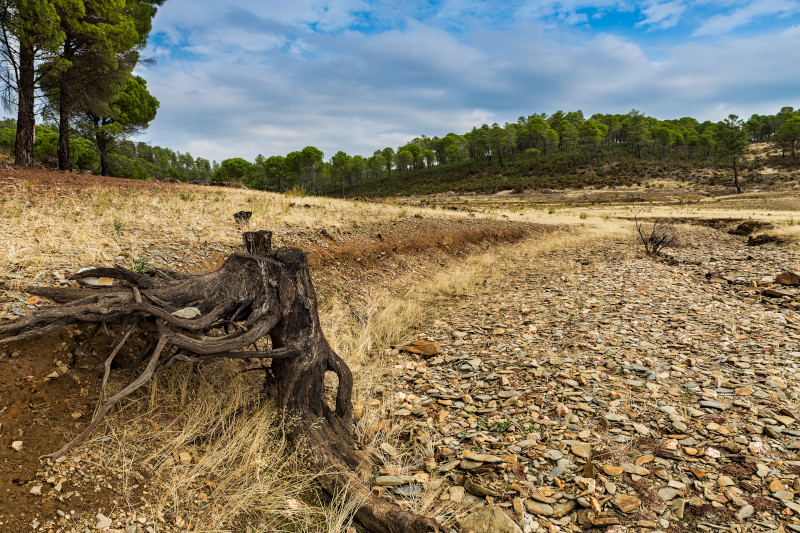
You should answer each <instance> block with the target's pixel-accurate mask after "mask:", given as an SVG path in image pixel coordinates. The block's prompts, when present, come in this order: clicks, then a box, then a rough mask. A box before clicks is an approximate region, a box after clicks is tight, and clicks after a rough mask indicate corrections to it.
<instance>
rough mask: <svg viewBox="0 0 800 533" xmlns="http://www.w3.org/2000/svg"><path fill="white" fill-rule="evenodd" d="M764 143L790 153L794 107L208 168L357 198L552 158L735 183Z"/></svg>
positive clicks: (796, 121) (568, 117) (799, 127)
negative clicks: (678, 169)
mask: <svg viewBox="0 0 800 533" xmlns="http://www.w3.org/2000/svg"><path fill="white" fill-rule="evenodd" d="M765 141H769V142H772V143H774V144H775V145H776V146H778V147H779V148H780V149H781V150H782V153H783V155H784V156H787V155H788V154H789V153H791V157H792V160H793V161H796V159H797V146H798V143H800V109H798V110H795V109H794V108H792V107H784V108H782V109H781V110H780V111H779V112H778V113H776V114H775V115H752V116H751V117H750V118H749V119H748V120H746V121H745V120H743V119H740V118H739V117H738V116H736V115H729V116H728V117H726V118H725V119H724V120H721V121H718V122H712V121H705V122H700V121H698V120H697V119H695V118H692V117H683V118H680V119H669V120H658V119H656V118H653V117H648V116H645V115H644V114H642V113H641V112H639V111H637V110H632V111H630V112H629V113H626V114H595V115H593V116H591V117H589V118H588V119H587V118H586V117H584V115H583V112H582V111H580V110H578V111H569V112H564V111H556V112H555V113H553V114H551V115H547V114H545V113H540V114H535V115H530V116H528V117H519V119H518V120H517V121H516V122H514V123H506V124H504V125H502V126H501V125H499V124H496V123H495V124H492V125H491V126H490V125H487V124H483V125H482V126H480V127H474V128H472V130H471V131H469V132H466V133H463V134H460V135H459V134H456V133H448V134H447V135H445V136H443V137H427V136H425V135H422V136H420V137H417V138H415V139H413V140H411V141H410V142H409V143H407V144H405V145H403V146H400V147H397V148H392V147H386V148H383V149H380V150H376V151H375V152H374V153H373V154H372V156H368V157H364V156H360V155H354V156H350V155H348V154H346V153H345V152H342V151H339V152H337V153H336V154H334V155H333V156H332V157H331V158H330V159H329V160H327V161H325V160H324V156H323V154H322V152H320V151H319V150H318V149H316V148H314V147H312V146H309V147H306V148H304V149H303V150H301V151H298V152H291V153H289V154H287V155H286V156H271V157H265V156H263V155H259V156H258V157H256V158H255V160H254V161H253V162H249V161H247V160H245V159H243V158H232V159H227V160H224V161H222V162H221V163H220V164H219V165H218V166H217V165H214V164H212V169H213V170H212V175H211V181H212V182H214V181H218V182H219V181H241V182H243V183H244V184H246V185H247V186H249V187H252V188H257V189H264V190H274V191H279V192H284V191H286V190H288V189H291V188H301V189H303V190H306V191H307V192H310V193H312V194H318V193H323V194H337V193H339V192H340V193H341V194H342V195H345V193H346V192H348V191H349V192H350V193H351V194H357V193H358V190H359V188H360V187H361V186H362V185H363V184H364V183H366V182H375V181H379V182H386V181H387V180H391V179H397V180H402V179H403V178H404V177H407V176H408V175H409V173H417V174H419V173H422V174H429V175H430V174H432V173H435V172H436V171H439V170H443V169H447V168H448V167H455V166H461V167H466V170H467V172H473V171H475V170H477V169H478V168H479V167H481V168H485V167H487V166H495V167H498V168H499V169H502V168H503V167H508V166H511V165H517V166H519V165H521V164H524V165H530V169H531V171H535V170H536V168H537V165H538V166H540V167H544V166H545V164H546V163H550V167H552V163H553V161H557V162H558V163H559V164H560V168H562V169H567V170H570V167H571V168H572V169H574V168H575V167H577V166H578V165H579V164H584V163H585V164H590V165H591V164H595V165H598V164H602V163H603V162H604V161H608V160H611V159H613V158H619V157H621V156H622V157H631V158H635V159H648V160H653V159H656V160H663V159H665V158H673V159H675V158H678V159H682V160H685V161H689V162H693V161H694V162H701V161H713V162H714V163H715V164H722V165H726V166H730V167H731V168H732V170H733V174H734V184H735V186H736V187H737V190H739V191H741V187H740V185H739V169H740V167H741V163H742V159H743V157H744V155H745V154H746V151H747V147H748V145H749V144H750V143H752V142H765Z"/></svg>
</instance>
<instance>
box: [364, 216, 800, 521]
mask: <svg viewBox="0 0 800 533" xmlns="http://www.w3.org/2000/svg"><path fill="white" fill-rule="evenodd" d="M745 242H746V238H743V237H736V236H732V235H728V234H727V233H725V232H723V231H719V230H715V229H709V228H690V227H684V229H683V231H682V243H681V245H680V246H679V247H678V248H677V249H672V250H669V251H668V253H669V255H670V256H671V258H672V260H670V261H654V260H652V259H649V258H646V257H644V256H643V255H641V253H640V252H639V251H638V250H637V249H636V248H635V247H634V246H633V244H632V242H631V241H625V240H622V241H614V240H601V241H597V242H595V243H592V244H590V245H584V246H580V247H579V248H569V249H561V250H554V251H551V252H549V253H543V254H535V255H534V254H530V255H529V256H528V257H527V258H522V259H521V260H520V261H518V262H516V263H515V264H514V265H513V266H512V267H510V269H509V270H507V271H506V272H505V273H504V274H505V275H504V276H503V277H502V278H501V279H495V280H490V281H489V282H488V285H487V287H486V288H485V290H481V291H477V292H476V293H475V294H474V295H472V296H471V297H469V298H463V297H462V298H459V299H458V300H457V301H451V302H448V303H447V304H446V305H442V306H441V307H440V308H439V309H438V311H437V313H436V314H435V319H434V321H433V323H432V324H431V326H430V327H428V328H425V329H422V330H420V331H419V337H420V339H421V340H424V341H429V342H432V343H436V344H437V345H438V347H439V348H440V351H439V350H436V349H433V350H432V351H436V352H439V353H436V354H435V355H433V356H430V357H425V356H419V355H416V356H414V355H411V354H409V353H406V350H403V349H401V350H400V351H399V352H398V351H397V350H395V352H394V353H395V357H396V362H395V366H394V372H393V373H392V374H391V379H390V380H388V379H387V380H386V381H385V382H384V383H383V384H382V386H381V388H380V390H379V391H378V392H379V393H380V394H382V395H383V397H384V398H388V399H390V400H391V402H390V403H389V405H392V407H391V408H390V409H389V411H388V412H387V416H388V420H390V421H391V423H394V424H397V425H400V426H401V427H402V428H403V431H402V433H401V435H403V439H401V441H399V442H406V440H405V439H409V438H410V440H411V442H413V443H414V444H416V449H417V450H420V449H422V450H424V452H423V453H421V454H420V453H417V454H413V453H412V455H411V456H410V457H406V458H404V460H405V463H406V464H408V465H411V466H412V467H413V466H414V464H415V463H416V465H424V468H421V467H419V466H418V467H417V469H416V470H414V469H413V468H412V469H406V470H404V469H403V468H402V462H403V461H397V460H395V459H393V458H392V457H391V456H392V449H391V448H389V449H388V451H387V450H384V455H385V457H386V461H387V465H389V466H388V467H387V468H386V469H385V470H384V471H383V472H381V474H385V475H397V474H400V480H402V481H408V480H410V479H412V478H408V477H406V478H403V477H402V475H410V476H416V477H415V478H413V479H414V481H411V482H410V483H407V484H401V485H399V486H396V487H392V486H391V485H394V484H395V483H397V481H398V480H397V479H394V478H391V477H390V478H380V482H378V483H376V489H375V490H378V491H381V492H383V493H385V494H386V495H387V497H392V498H395V499H398V500H402V499H403V498H404V497H406V496H407V495H409V494H414V493H416V492H419V491H420V490H421V489H423V492H424V493H431V494H427V497H428V499H431V498H435V500H436V503H434V504H431V506H432V507H435V508H437V509H438V510H439V513H440V514H441V515H442V516H449V517H451V518H453V523H454V524H455V523H460V525H461V531H469V530H473V531H475V532H476V533H478V532H483V531H508V532H512V531H520V530H522V531H548V532H555V531H585V530H592V529H593V528H599V529H606V528H607V529H606V531H609V532H622V531H687V532H688V531H800V497H798V495H800V457H798V453H797V452H798V449H800V422H799V420H800V409H798V407H799V406H798V393H800V386H798V383H800V362H799V361H798V357H800V313H799V312H798V310H800V299H798V294H799V293H798V288H797V287H796V286H790V285H784V284H781V283H778V282H776V277H777V276H778V275H779V274H781V273H784V272H787V271H788V272H798V271H800V254H799V253H797V252H796V251H791V250H787V249H784V248H779V247H774V246H763V247H746V246H745ZM780 279H781V280H784V281H785V282H786V283H790V284H791V283H793V282H796V281H794V278H792V277H791V276H788V277H787V276H784V277H782V278H780ZM434 348H435V347H434ZM398 446H399V445H398ZM420 480H422V481H423V483H419V481H420ZM381 485H383V486H381ZM423 496H424V495H423ZM423 496H417V498H420V497H423ZM499 511H501V512H499Z"/></svg>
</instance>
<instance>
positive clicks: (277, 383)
mask: <svg viewBox="0 0 800 533" xmlns="http://www.w3.org/2000/svg"><path fill="white" fill-rule="evenodd" d="M248 235H251V237H248ZM244 239H245V243H246V245H247V247H248V251H250V252H251V253H247V254H242V253H235V254H232V255H231V256H230V257H228V259H227V260H226V261H225V263H224V264H223V265H222V266H221V267H220V268H219V269H218V270H217V271H215V272H210V273H207V274H194V275H187V274H179V273H174V272H165V271H164V272H158V271H154V272H151V273H150V275H147V276H145V275H139V274H136V273H133V272H130V271H128V270H126V269H92V270H87V271H84V272H81V273H80V274H79V275H77V276H75V277H76V278H78V277H93V276H98V275H99V274H101V273H102V275H103V276H104V277H112V278H114V279H115V280H117V282H118V285H116V286H114V287H110V288H107V289H105V290H97V289H72V290H69V291H52V296H53V297H54V299H56V300H58V301H60V302H62V303H61V305H57V306H53V307H46V308H42V309H39V310H37V311H36V312H34V313H33V314H31V315H30V316H28V317H25V318H22V319H19V320H16V321H14V322H11V323H8V324H4V325H2V326H0V335H7V336H6V337H5V338H2V339H0V344H3V343H8V342H12V341H15V340H21V339H26V338H30V337H33V336H39V335H42V334H45V333H49V332H52V331H55V330H57V329H59V328H61V327H64V326H66V325H68V324H73V323H83V324H85V323H90V324H105V325H108V326H109V327H111V326H118V327H120V328H121V333H120V339H121V340H119V342H118V343H117V344H116V345H115V346H114V348H113V351H112V352H111V354H110V355H109V356H108V357H107V359H106V365H105V374H104V378H103V383H102V385H101V389H102V390H101V402H100V407H99V409H98V413H97V415H96V416H95V417H94V419H92V421H91V422H90V424H89V425H88V426H87V427H86V428H85V429H84V431H83V432H82V433H81V434H80V435H78V436H77V437H75V438H74V439H73V440H72V441H71V442H69V443H68V444H67V445H66V446H64V447H63V448H62V449H60V450H58V451H57V452H55V453H54V454H52V455H51V456H50V457H52V458H57V457H60V456H62V455H64V454H65V453H66V452H67V451H68V450H69V449H70V448H72V447H74V446H76V445H77V444H79V443H81V442H83V440H85V439H86V437H88V435H89V434H90V433H91V432H92V431H93V430H94V429H95V428H96V427H97V425H98V424H99V423H100V421H101V420H102V418H103V417H104V416H105V415H106V414H107V413H109V412H110V411H111V410H112V409H113V408H114V406H115V405H117V404H118V403H119V402H120V401H122V400H123V399H125V398H126V397H128V396H130V395H131V394H132V393H133V392H135V391H136V390H137V389H139V388H140V387H141V386H142V385H144V384H145V383H147V382H148V381H149V380H150V379H151V378H152V377H153V375H154V374H155V373H156V372H157V371H159V370H161V369H164V368H168V367H169V366H171V365H172V364H174V363H176V362H180V361H203V360H208V359H213V358H223V357H232V358H242V357H252V358H261V359H270V366H269V367H268V375H267V379H268V385H269V387H267V388H266V390H267V393H268V394H270V395H271V396H272V397H273V398H274V400H275V403H276V405H277V406H278V407H279V408H280V409H281V410H282V411H283V414H284V416H285V420H286V425H287V428H288V434H289V436H290V437H291V438H292V440H293V441H294V442H296V443H298V444H302V445H305V446H307V447H308V453H309V459H310V461H311V463H312V465H313V467H314V468H315V469H316V470H317V471H319V472H320V477H319V480H320V483H321V484H322V486H323V487H324V488H325V489H326V490H327V491H328V492H330V493H331V494H347V495H348V497H349V498H354V499H356V500H358V501H363V502H364V503H363V504H362V505H361V507H360V508H359V510H358V511H357V513H356V518H357V519H358V520H359V521H360V522H361V523H362V524H363V525H364V526H365V527H366V528H367V529H369V530H370V531H376V532H377V531H381V532H384V531H385V532H390V533H401V532H413V533H417V532H419V533H422V532H435V531H439V526H438V524H437V523H436V522H435V521H433V520H430V519H428V518H426V517H423V516H419V515H415V514H413V513H410V512H408V511H405V510H403V509H401V508H400V507H399V506H397V505H395V504H393V503H390V502H387V501H385V500H383V499H382V498H379V497H377V496H375V495H374V494H372V493H371V491H370V490H369V484H368V483H366V484H365V482H366V481H368V479H366V478H369V477H370V476H371V466H372V465H371V463H370V462H369V460H368V459H367V454H366V453H363V452H361V451H359V450H358V447H357V446H356V443H355V442H354V439H353V431H354V424H353V405H352V401H351V394H352V389H353V376H352V374H351V372H350V369H349V368H348V366H347V364H346V363H345V361H344V360H343V359H342V358H341V357H339V355H338V354H337V353H336V352H334V351H333V349H331V347H330V345H329V344H328V342H327V340H326V339H325V336H324V334H323V332H322V327H321V325H320V321H319V316H318V312H317V298H316V292H315V290H314V286H313V285H312V283H311V276H310V274H309V270H308V262H307V260H306V254H305V253H304V252H303V251H301V250H299V249H296V248H278V249H277V250H274V251H273V250H271V249H270V246H271V242H272V234H271V232H269V231H260V232H248V233H246V234H245V236H244ZM35 292H37V293H38V294H41V295H43V296H47V291H41V290H40V291H35ZM231 325H233V326H235V327H233V328H232V331H230V332H228V326H231ZM223 328H224V333H222V330H223ZM137 329H138V330H141V331H143V332H144V333H145V335H146V337H147V341H146V343H145V344H146V346H147V348H146V351H144V352H143V353H141V354H140V356H139V357H138V359H137V361H136V362H135V363H134V365H133V368H132V370H131V378H130V382H129V383H128V385H126V386H125V387H124V388H123V389H122V390H120V391H118V392H116V393H114V394H107V391H106V386H107V381H108V374H109V372H110V368H111V362H112V360H113V359H114V357H115V356H116V355H117V353H118V352H119V351H120V349H121V348H122V346H123V345H124V344H125V343H126V341H127V340H128V339H129V337H130V336H131V333H132V332H133V331H134V330H137ZM122 331H124V333H122ZM221 333H222V334H221ZM265 339H269V341H270V343H271V347H270V349H264V348H254V346H255V345H256V344H257V343H258V342H259V341H262V340H265ZM263 344H264V343H263V342H262V345H263ZM145 361H146V365H145V368H144V369H143V370H142V371H141V372H138V367H139V366H140V365H141V364H143V363H145ZM326 372H333V373H335V374H336V376H337V377H338V387H337V390H336V394H335V401H334V402H333V405H331V406H329V405H328V404H327V403H326V401H325V397H326V395H325V374H326ZM359 474H360V475H359Z"/></svg>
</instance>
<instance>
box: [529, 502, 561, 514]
mask: <svg viewBox="0 0 800 533" xmlns="http://www.w3.org/2000/svg"><path fill="white" fill-rule="evenodd" d="M525 508H526V509H527V510H528V512H529V513H533V514H535V515H539V516H553V512H554V510H553V507H552V506H551V505H549V504H546V503H542V502H537V501H534V500H526V501H525Z"/></svg>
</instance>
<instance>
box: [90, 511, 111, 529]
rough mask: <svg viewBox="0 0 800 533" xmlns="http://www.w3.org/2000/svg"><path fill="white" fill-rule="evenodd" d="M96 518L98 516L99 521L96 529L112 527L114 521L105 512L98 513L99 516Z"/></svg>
mask: <svg viewBox="0 0 800 533" xmlns="http://www.w3.org/2000/svg"><path fill="white" fill-rule="evenodd" d="M95 518H97V523H96V524H95V526H94V528H95V529H108V528H110V527H111V524H113V523H114V522H113V521H112V520H111V519H110V518H109V517H107V516H106V515H104V514H103V513H97V516H96V517H95Z"/></svg>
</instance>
